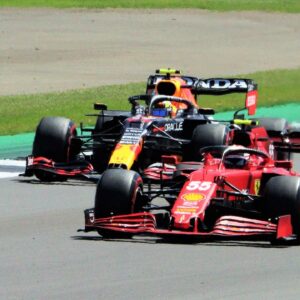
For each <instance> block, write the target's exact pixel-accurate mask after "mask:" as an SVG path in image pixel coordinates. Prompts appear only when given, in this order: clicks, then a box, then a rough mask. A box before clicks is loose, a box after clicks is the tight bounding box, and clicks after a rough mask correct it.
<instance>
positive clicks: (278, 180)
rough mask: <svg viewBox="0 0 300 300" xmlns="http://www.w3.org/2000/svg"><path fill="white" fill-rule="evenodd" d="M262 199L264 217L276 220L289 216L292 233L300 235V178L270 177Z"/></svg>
mask: <svg viewBox="0 0 300 300" xmlns="http://www.w3.org/2000/svg"><path fill="white" fill-rule="evenodd" d="M264 198H265V213H266V216H267V217H271V218H276V217H279V216H281V215H286V214H290V215H291V217H292V225H293V230H294V233H296V234H300V178H299V177H294V176H275V177H272V178H271V179H270V180H269V181H268V182H267V184H266V187H265V190H264Z"/></svg>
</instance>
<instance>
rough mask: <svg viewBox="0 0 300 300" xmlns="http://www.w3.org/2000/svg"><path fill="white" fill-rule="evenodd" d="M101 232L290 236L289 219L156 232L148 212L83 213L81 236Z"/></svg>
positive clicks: (232, 219)
mask: <svg viewBox="0 0 300 300" xmlns="http://www.w3.org/2000/svg"><path fill="white" fill-rule="evenodd" d="M94 230H96V231H99V232H101V230H105V231H106V232H107V231H112V232H123V233H131V234H140V233H142V234H148V235H156V236H160V237H164V236H165V237H166V236H178V237H180V236H190V237H198V238H199V239H203V240H205V239H226V238H227V239H230V238H232V239H233V238H241V239H243V238H246V237H247V238H251V239H254V240H255V239H262V238H263V239H266V240H276V239H277V240H278V239H286V238H290V237H292V236H293V234H292V233H293V232H292V225H291V216H290V215H285V216H280V217H279V218H278V219H277V221H276V223H272V222H270V221H263V220H257V219H249V218H244V217H238V216H222V217H220V218H219V219H218V220H217V221H216V222H215V224H214V227H213V229H212V230H211V231H198V230H197V229H194V230H193V231H184V230H175V229H159V228H157V223H156V218H155V215H154V214H151V213H148V212H141V213H133V214H129V215H119V216H112V217H108V218H99V219H95V217H94V210H93V209H87V210H85V229H84V231H85V232H89V231H94Z"/></svg>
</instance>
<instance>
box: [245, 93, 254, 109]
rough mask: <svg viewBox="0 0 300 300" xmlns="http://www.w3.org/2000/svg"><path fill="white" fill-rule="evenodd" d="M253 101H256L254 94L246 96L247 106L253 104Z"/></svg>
mask: <svg viewBox="0 0 300 300" xmlns="http://www.w3.org/2000/svg"><path fill="white" fill-rule="evenodd" d="M255 103H256V96H255V95H251V96H248V97H247V104H246V106H247V107H248V106H252V105H255Z"/></svg>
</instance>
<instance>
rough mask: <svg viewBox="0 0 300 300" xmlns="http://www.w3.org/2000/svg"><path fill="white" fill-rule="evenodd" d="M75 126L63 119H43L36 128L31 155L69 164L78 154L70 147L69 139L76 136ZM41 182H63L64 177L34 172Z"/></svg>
mask: <svg viewBox="0 0 300 300" xmlns="http://www.w3.org/2000/svg"><path fill="white" fill-rule="evenodd" d="M76 134H77V132H76V126H75V124H74V123H73V122H72V121H71V120H69V119H67V118H63V117H45V118H43V119H42V120H41V121H40V123H39V125H38V126H37V129H36V133H35V137H34V142H33V149H32V155H33V156H34V157H39V156H42V157H46V158H48V159H51V160H53V161H55V162H69V161H71V160H73V159H74V158H75V156H76V154H78V152H79V151H78V149H75V148H72V147H71V138H72V137H74V136H76ZM35 176H36V177H37V178H38V179H40V180H41V181H53V180H63V178H64V177H62V176H59V175H57V174H53V173H50V172H45V171H43V170H35Z"/></svg>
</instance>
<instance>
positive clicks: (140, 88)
mask: <svg viewBox="0 0 300 300" xmlns="http://www.w3.org/2000/svg"><path fill="white" fill-rule="evenodd" d="M191 75H197V74H191ZM237 77H241V78H242V77H245V78H246V77H247V78H252V79H255V80H256V82H257V83H258V85H259V100H258V102H259V104H258V105H259V107H262V106H273V105H278V104H284V103H292V102H298V103H299V102H300V85H299V82H300V68H299V69H295V70H275V71H267V72H257V73H253V74H246V75H239V76H237ZM145 82H146V78H145ZM145 82H144V83H131V84H126V85H112V86H103V87H98V88H90V89H80V90H72V91H66V92H63V93H47V94H33V95H19V96H1V97H0V112H1V118H0V135H7V134H16V133H22V132H32V131H34V130H35V128H36V125H37V124H38V122H39V120H40V119H41V118H42V117H43V116H65V117H68V118H70V119H72V120H74V121H75V122H76V123H77V124H79V123H80V122H84V124H90V125H92V124H94V123H95V118H94V117H85V116H84V114H88V113H94V110H93V103H95V102H101V103H106V104H107V105H108V107H109V108H110V109H129V104H128V101H127V99H128V97H129V96H131V95H135V94H143V93H144V92H145ZM198 103H199V104H200V106H202V107H212V108H214V109H215V110H216V111H217V112H221V111H226V110H234V109H238V108H241V107H242V106H243V105H244V95H226V96H202V97H200V98H199V99H198Z"/></svg>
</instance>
